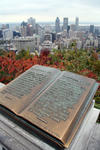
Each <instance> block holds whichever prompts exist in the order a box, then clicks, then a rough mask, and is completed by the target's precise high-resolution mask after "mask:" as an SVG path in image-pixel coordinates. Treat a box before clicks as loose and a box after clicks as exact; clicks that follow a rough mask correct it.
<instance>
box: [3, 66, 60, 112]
mask: <svg viewBox="0 0 100 150" xmlns="http://www.w3.org/2000/svg"><path fill="white" fill-rule="evenodd" d="M60 73H61V71H60V70H58V69H55V68H51V67H44V66H39V65H36V66H33V67H32V68H30V69H29V70H27V71H26V72H25V73H23V74H22V75H20V76H19V77H18V78H16V79H15V80H14V81H12V82H11V83H9V84H8V85H7V86H5V87H4V88H3V89H2V90H0V104H1V105H3V106H5V107H7V108H8V109H10V110H11V111H13V112H14V113H16V114H18V113H19V112H20V111H23V110H24V109H25V108H26V107H27V106H28V105H29V104H30V103H31V102H32V101H34V99H35V98H36V97H37V96H38V95H39V94H40V93H41V92H43V91H44V90H45V89H46V88H47V87H48V86H49V85H50V84H51V83H52V82H53V81H54V80H55V79H56V77H58V76H59V74H60Z"/></svg>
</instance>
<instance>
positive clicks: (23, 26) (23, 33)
mask: <svg viewBox="0 0 100 150" xmlns="http://www.w3.org/2000/svg"><path fill="white" fill-rule="evenodd" d="M21 36H22V37H26V36H27V23H26V22H24V21H23V22H22V23H21Z"/></svg>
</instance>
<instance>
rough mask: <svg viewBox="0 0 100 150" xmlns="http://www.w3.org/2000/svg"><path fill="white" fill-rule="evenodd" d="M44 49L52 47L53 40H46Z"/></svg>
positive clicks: (43, 44) (43, 45)
mask: <svg viewBox="0 0 100 150" xmlns="http://www.w3.org/2000/svg"><path fill="white" fill-rule="evenodd" d="M41 46H42V49H49V50H51V49H52V42H51V41H44V42H43V43H42V44H41Z"/></svg>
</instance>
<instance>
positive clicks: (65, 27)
mask: <svg viewBox="0 0 100 150" xmlns="http://www.w3.org/2000/svg"><path fill="white" fill-rule="evenodd" d="M63 30H68V18H64V19H63Z"/></svg>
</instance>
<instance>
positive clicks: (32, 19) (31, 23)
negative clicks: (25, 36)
mask: <svg viewBox="0 0 100 150" xmlns="http://www.w3.org/2000/svg"><path fill="white" fill-rule="evenodd" d="M27 22H28V24H30V25H32V26H33V27H35V24H36V21H35V19H34V18H32V17H30V18H29V19H28V20H27Z"/></svg>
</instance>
